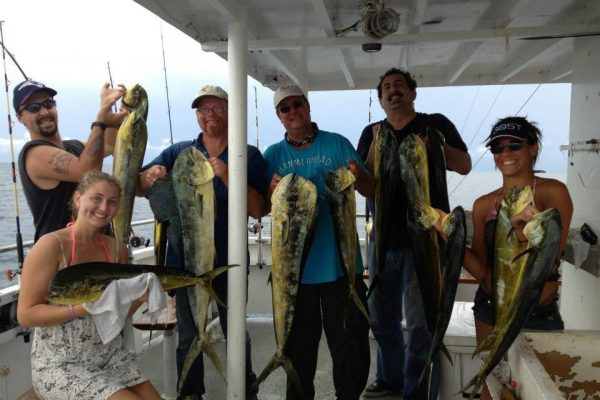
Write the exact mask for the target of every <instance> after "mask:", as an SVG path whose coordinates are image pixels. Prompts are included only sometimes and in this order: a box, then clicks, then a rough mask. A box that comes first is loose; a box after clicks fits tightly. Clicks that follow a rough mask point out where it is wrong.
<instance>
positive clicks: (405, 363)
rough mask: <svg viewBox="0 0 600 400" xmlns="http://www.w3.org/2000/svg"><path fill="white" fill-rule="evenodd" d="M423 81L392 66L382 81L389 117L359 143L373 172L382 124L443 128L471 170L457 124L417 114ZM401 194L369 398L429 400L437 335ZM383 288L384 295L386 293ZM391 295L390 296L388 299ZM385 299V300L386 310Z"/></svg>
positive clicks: (378, 302)
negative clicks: (424, 375)
mask: <svg viewBox="0 0 600 400" xmlns="http://www.w3.org/2000/svg"><path fill="white" fill-rule="evenodd" d="M416 88H417V83H416V82H415V80H414V79H413V78H412V76H411V75H410V73H408V72H406V71H403V70H399V69H396V68H392V69H390V70H388V71H387V72H386V73H385V74H384V75H383V76H382V77H381V79H380V81H379V84H378V86H377V96H378V97H379V103H380V104H381V107H382V108H383V110H384V111H385V113H386V119H384V120H383V121H380V122H376V123H374V124H370V125H368V126H367V127H365V128H364V130H363V132H362V135H361V138H360V141H359V143H358V152H359V154H360V155H361V156H362V157H363V159H364V160H365V162H366V164H367V166H368V167H369V168H370V169H371V171H373V161H374V153H375V146H374V143H375V138H376V137H377V134H378V133H379V129H380V127H381V126H382V124H388V125H389V127H390V128H391V129H392V130H393V131H394V132H395V133H396V135H398V136H403V135H408V134H418V135H421V137H422V138H423V140H424V142H425V143H426V144H428V138H427V137H426V136H425V133H426V128H427V127H432V128H435V129H437V130H438V131H440V132H441V133H442V134H443V135H444V138H445V143H444V153H445V158H446V169H448V170H451V171H455V172H457V173H459V174H462V175H465V174H467V173H468V172H469V171H470V170H471V157H470V156H469V153H468V152H467V146H466V145H465V143H464V142H463V140H462V139H461V137H460V135H459V133H458V131H457V130H456V127H455V126H454V124H453V123H452V122H450V120H448V118H446V117H445V116H443V115H442V114H424V113H417V112H416V111H415V108H414V100H415V98H416V96H417V91H416ZM439 189H440V188H438V187H435V186H434V187H430V191H431V204H432V205H433V206H434V207H437V208H440V209H443V210H445V211H448V208H449V206H448V198H447V194H446V192H445V191H440V190H439ZM401 197H402V196H399V198H398V199H396V200H395V204H398V206H397V207H396V208H395V212H394V213H393V215H386V216H385V218H386V220H388V219H389V220H392V221H394V222H393V224H392V226H394V227H395V231H394V234H393V235H391V237H390V240H389V243H388V244H387V246H386V247H387V248H388V249H389V250H388V252H387V254H385V255H384V257H385V267H384V272H383V277H382V279H381V281H380V284H382V285H383V290H382V291H378V290H375V291H373V292H372V294H371V298H370V299H369V310H370V316H371V330H372V331H373V334H374V336H375V339H376V340H377V373H376V376H375V381H374V382H373V383H371V384H370V385H369V386H367V388H366V389H365V391H364V392H363V396H364V397H381V396H385V395H387V394H391V393H403V396H404V397H403V398H404V399H405V400H414V399H426V398H427V382H425V380H424V382H422V384H421V385H419V377H420V374H421V372H422V370H423V367H424V365H425V363H426V361H427V355H428V353H429V348H430V345H431V334H430V332H429V331H428V329H427V322H426V319H425V315H424V312H423V307H422V300H421V294H420V292H419V288H418V285H411V282H412V281H413V279H415V276H414V274H415V267H416V266H415V265H414V261H413V255H412V247H411V239H410V237H409V234H408V230H407V221H406V205H405V204H403V202H402V200H401ZM367 204H368V208H369V211H370V212H371V213H372V214H373V215H375V202H374V199H367ZM374 233H375V229H373V230H372V231H371V236H370V239H371V241H370V243H369V252H368V253H369V273H370V274H371V276H375V270H374V268H375V262H374V260H375V251H374V247H375V246H374V243H375V240H376V239H377V238H375V237H374ZM382 293H383V295H381V294H382ZM383 297H385V298H383ZM383 304H385V312H384V307H383ZM403 306H404V311H405V312H406V324H407V331H408V341H407V347H406V349H405V348H404V338H403V332H402V324H401V321H402V310H403ZM439 367H440V364H439V362H434V371H433V374H432V384H431V396H430V397H429V398H431V399H436V398H437V393H438V389H439V383H440V368H439Z"/></svg>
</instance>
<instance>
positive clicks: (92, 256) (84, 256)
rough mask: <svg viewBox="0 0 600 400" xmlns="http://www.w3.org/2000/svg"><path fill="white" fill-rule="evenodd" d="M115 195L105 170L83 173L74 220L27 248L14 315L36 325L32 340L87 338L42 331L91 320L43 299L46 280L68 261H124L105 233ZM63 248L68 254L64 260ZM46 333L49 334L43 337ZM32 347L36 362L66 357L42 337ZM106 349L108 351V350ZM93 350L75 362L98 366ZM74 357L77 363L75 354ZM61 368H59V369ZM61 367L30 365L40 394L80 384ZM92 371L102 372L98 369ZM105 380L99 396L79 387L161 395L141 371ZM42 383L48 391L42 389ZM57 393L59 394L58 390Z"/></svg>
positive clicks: (71, 342) (78, 309)
mask: <svg viewBox="0 0 600 400" xmlns="http://www.w3.org/2000/svg"><path fill="white" fill-rule="evenodd" d="M119 196H120V188H119V183H118V182H117V181H116V180H115V179H114V178H113V177H112V176H110V175H108V174H106V173H104V172H88V173H87V174H86V175H84V177H83V178H82V180H81V182H80V183H79V186H78V187H77V189H76V191H75V193H74V195H73V201H72V205H73V215H74V217H76V218H75V220H74V222H73V223H70V224H69V225H68V226H67V227H66V228H64V229H60V230H58V231H56V232H52V233H48V234H46V235H44V236H42V237H41V238H40V239H39V240H38V241H37V243H36V244H35V245H34V246H33V247H32V249H31V251H30V252H29V254H28V256H27V258H26V260H25V263H24V265H23V273H22V279H21V288H20V293H19V304H18V307H17V318H18V320H19V323H20V324H21V325H23V326H25V327H36V338H34V341H35V340H36V339H38V340H39V341H44V340H46V341H48V340H50V341H52V340H63V341H64V346H80V345H81V344H82V343H87V342H85V340H86V338H85V337H82V336H78V335H69V336H68V337H64V336H60V335H61V332H62V330H61V329H59V330H58V332H57V333H56V332H55V331H52V335H55V334H56V335H58V336H56V335H55V336H49V335H48V334H47V332H49V331H48V330H47V329H51V328H53V327H57V326H58V327H65V328H64V329H63V330H65V331H67V332H71V333H73V332H79V331H78V330H77V329H79V330H81V329H84V328H85V327H86V326H92V329H95V328H93V325H90V323H86V324H85V325H82V324H83V323H78V321H85V320H86V319H87V318H86V317H87V316H88V315H89V313H88V312H87V311H86V310H85V308H84V307H83V305H81V304H79V305H75V306H57V305H52V304H48V302H47V300H46V297H47V295H48V286H49V283H50V281H51V280H52V278H53V276H54V274H55V273H56V272H57V271H58V270H60V269H62V268H68V267H69V266H71V265H73V264H81V263H85V262H92V261H108V262H113V261H117V262H119V263H123V264H126V263H127V261H128V260H127V257H128V254H127V249H126V248H125V245H124V244H123V243H118V242H117V241H116V240H115V239H114V238H113V237H110V236H108V235H106V234H105V233H104V232H105V230H106V227H107V226H108V224H109V223H110V221H111V220H112V218H113V217H114V216H115V214H116V212H117V208H118V201H119ZM67 254H69V255H70V257H69V259H68V260H67ZM144 301H145V298H144V296H142V298H140V299H138V300H136V301H134V302H133V303H132V305H131V308H130V314H132V313H133V312H135V310H137V308H138V307H139V306H140V305H141V304H142V303H143V302H144ZM69 324H70V325H69ZM68 326H71V327H72V329H71V331H69V330H68V328H67V327H68ZM82 326H83V328H82ZM38 330H40V337H39V338H37V336H38V335H37V332H38ZM84 336H85V335H84ZM48 337H50V338H51V339H46V338H48ZM73 337H75V338H76V340H75V339H73ZM111 346H113V345H112V342H109V343H108V344H106V347H107V348H110V349H112V347H111ZM80 347H82V348H84V349H88V347H84V346H83V345H81V346H80ZM113 347H114V346H113ZM36 349H42V350H40V351H39V352H38V353H36V355H35V356H36V357H37V358H36V359H35V361H36V362H37V361H39V357H50V358H49V359H51V360H52V359H60V360H62V358H64V357H66V356H64V355H63V354H62V353H60V357H58V356H56V354H53V353H52V352H54V351H59V352H60V349H59V350H54V347H52V346H49V345H46V343H42V342H40V343H39V345H37V347H36ZM96 350H97V351H96V353H97V354H98V358H100V357H101V356H102V355H103V354H104V353H105V351H104V349H102V348H97V349H96ZM122 350H123V351H125V349H124V348H122V346H119V348H118V349H115V353H112V354H117V353H116V351H122ZM110 351H111V352H112V351H113V350H110ZM96 353H94V354H96ZM68 354H71V353H68ZM86 354H87V353H86ZM94 354H92V355H90V356H89V357H88V356H86V357H82V360H81V361H80V362H81V363H84V362H90V363H91V364H93V365H91V367H90V368H97V367H98V365H96V364H97V363H95V361H93V362H92V361H89V360H95V359H94V358H93V357H92V356H93V355H94ZM119 354H121V353H119ZM32 356H33V353H32ZM53 356H54V358H53ZM63 356H64V357H63ZM61 357H62V358H61ZM84 360H87V361H84ZM116 360H119V358H118V357H117V358H116ZM33 361H34V360H33V359H32V364H33ZM69 362H71V361H69ZM73 362H76V363H77V362H78V360H75V361H73ZM37 364H39V363H36V365H37ZM99 365H104V367H103V371H102V372H105V371H109V370H110V371H112V368H113V365H111V364H110V363H106V364H102V363H100V364H99ZM78 367H79V365H78ZM73 368H75V367H73ZM84 369H86V368H84ZM61 371H62V370H60V371H59V372H61ZM63 372H64V374H59V375H60V376H55V375H53V373H48V372H47V371H45V370H43V369H41V368H37V369H35V374H34V373H33V372H32V374H33V375H34V376H33V381H34V382H33V383H34V387H36V390H39V391H41V392H42V393H41V394H40V397H42V398H51V399H54V398H56V397H57V396H56V393H55V392H57V390H55V388H56V387H57V385H62V386H60V388H61V390H64V391H65V393H71V392H73V391H74V390H79V389H78V388H77V387H74V386H75V385H77V384H80V383H82V382H78V379H77V378H79V377H78V376H73V377H70V378H69V379H63V378H65V376H63V375H66V376H67V377H68V372H69V369H68V368H66V369H65V370H64V371H63ZM97 375H98V376H101V374H99V373H98V374H97ZM102 376H103V375H102ZM117 378H118V377H115V379H114V380H116V379H117ZM128 379H129V378H128ZM50 381H52V382H50ZM130 382H133V383H130ZM88 383H89V382H88ZM83 384H85V382H83ZM36 385H37V386H36ZM110 385H111V386H110V387H108V386H107V387H101V388H98V390H99V391H100V392H101V391H103V390H104V389H106V390H108V392H107V391H106V390H105V391H104V393H103V394H102V396H104V397H102V396H101V395H100V394H98V396H96V395H94V394H93V392H92V390H93V389H92V388H89V389H85V388H84V389H83V390H84V391H86V393H87V396H88V397H89V398H108V399H110V400H118V399H152V400H159V399H161V397H160V395H159V393H158V392H157V391H156V390H155V389H154V387H153V386H152V384H151V383H150V381H148V380H147V379H145V378H143V377H142V376H140V375H132V378H130V380H129V381H127V380H126V379H124V380H123V382H122V383H118V384H117V383H115V384H112V382H110ZM46 389H47V392H44V390H46ZM88 392H89V393H88ZM63 394H64V393H63ZM58 396H59V397H61V396H60V393H59V394H58ZM64 396H66V397H69V396H67V395H66V394H64ZM88 397H86V398H88ZM63 398H64V397H63Z"/></svg>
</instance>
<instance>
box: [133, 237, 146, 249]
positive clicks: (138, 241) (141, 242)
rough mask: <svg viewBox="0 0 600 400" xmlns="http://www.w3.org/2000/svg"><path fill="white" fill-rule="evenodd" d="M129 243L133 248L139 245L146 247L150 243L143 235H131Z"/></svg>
mask: <svg viewBox="0 0 600 400" xmlns="http://www.w3.org/2000/svg"><path fill="white" fill-rule="evenodd" d="M129 245H130V246H131V247H133V248H134V249H137V248H139V247H142V246H143V247H148V246H149V245H150V239H146V238H145V237H143V236H137V235H133V236H131V237H130V238H129Z"/></svg>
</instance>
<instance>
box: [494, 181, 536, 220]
mask: <svg viewBox="0 0 600 400" xmlns="http://www.w3.org/2000/svg"><path fill="white" fill-rule="evenodd" d="M531 204H533V191H532V190H531V187H530V186H525V187H523V188H519V187H517V186H513V187H511V188H510V189H509V190H508V192H507V193H506V195H504V198H503V199H502V203H501V207H502V208H504V209H506V210H507V212H508V216H509V217H510V216H512V215H515V214H518V213H520V212H521V211H523V210H524V209H525V208H526V207H527V206H529V205H531Z"/></svg>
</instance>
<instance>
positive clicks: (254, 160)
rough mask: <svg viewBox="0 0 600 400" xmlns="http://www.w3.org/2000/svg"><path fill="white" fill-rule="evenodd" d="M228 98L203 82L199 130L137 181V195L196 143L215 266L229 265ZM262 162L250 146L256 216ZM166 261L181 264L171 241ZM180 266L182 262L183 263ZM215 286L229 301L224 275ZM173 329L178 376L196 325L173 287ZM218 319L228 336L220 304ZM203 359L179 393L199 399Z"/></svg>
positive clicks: (197, 104)
mask: <svg viewBox="0 0 600 400" xmlns="http://www.w3.org/2000/svg"><path fill="white" fill-rule="evenodd" d="M227 101H228V95H227V92H225V91H224V90H223V89H221V88H220V87H219V86H210V85H207V86H204V87H203V88H202V89H201V90H200V92H199V93H198V96H196V98H195V99H194V101H193V102H192V108H194V109H196V118H197V119H198V123H199V125H200V128H201V129H202V131H201V132H200V134H199V135H198V137H197V138H196V139H194V140H187V141H182V142H179V143H175V144H173V145H171V146H170V147H168V148H166V149H165V150H163V151H162V153H160V154H159V155H158V157H156V158H155V159H154V160H153V161H151V162H150V163H149V164H148V165H145V166H144V168H143V169H142V171H143V172H142V173H140V176H139V182H138V193H137V194H138V195H140V196H145V195H146V194H147V192H148V189H149V188H150V187H151V186H152V185H153V184H154V182H155V181H156V180H157V179H159V178H162V177H164V176H165V175H166V174H167V173H168V172H170V171H171V169H172V168H173V165H174V164H175V160H176V159H177V156H178V155H179V153H180V152H181V151H182V150H183V149H185V148H187V147H195V148H196V149H198V150H200V151H201V152H202V153H203V154H204V156H205V157H206V158H207V160H208V162H209V163H210V165H211V166H212V168H213V171H214V173H215V177H214V179H213V187H214V191H215V200H216V203H215V226H214V238H215V249H216V257H215V266H223V265H227V264H229V263H228V262H227V235H228V232H227V220H228V200H229V196H228V189H227V187H228V185H229V170H228V167H227V159H228V152H227V143H228V141H227V140H228V139H227V136H228V129H227V127H228V124H227ZM265 172H266V163H265V160H264V159H263V157H262V155H261V154H260V151H259V150H258V149H257V148H256V147H254V146H252V145H248V203H247V205H248V214H249V215H250V216H252V217H253V218H259V217H260V216H261V215H262V214H263V212H264V208H265V200H264V194H265V192H266V190H267V187H268V180H267V179H266V175H265ZM166 264H167V265H171V266H175V265H179V266H182V265H183V264H182V262H181V261H180V260H179V259H178V258H177V255H176V252H175V251H174V249H173V248H172V247H171V246H170V245H169V247H168V249H167V255H166ZM182 268H183V266H182ZM213 289H214V290H215V292H216V294H217V296H219V298H220V299H221V300H222V301H223V302H227V274H220V275H219V276H217V277H216V278H215V279H214V281H213ZM176 296H177V303H176V304H177V328H178V333H179V341H178V344H177V354H176V356H177V375H178V376H180V375H181V370H182V368H183V362H184V361H185V356H186V354H187V352H188V349H189V347H190V346H191V344H192V342H193V340H194V338H195V337H196V325H195V323H194V319H193V316H192V312H191V309H190V306H189V302H188V297H187V288H182V289H177V290H176ZM217 308H218V311H219V319H220V324H221V328H222V329H223V333H224V334H225V336H227V309H226V308H225V307H222V306H221V305H218V306H217ZM246 339H247V340H246V389H247V390H249V389H250V387H251V385H252V383H253V382H254V381H255V380H256V375H255V374H254V372H253V371H252V362H251V357H250V336H249V335H248V334H246ZM203 377H204V364H203V360H202V357H198V358H197V359H196V361H195V362H194V363H193V365H192V367H191V368H190V370H189V373H188V375H187V378H186V380H185V382H184V383H183V387H182V390H181V393H180V398H194V397H193V396H196V397H197V398H199V399H201V398H202V395H203V394H204V392H205V387H204V380H203ZM246 398H247V399H248V400H253V399H256V393H247V397H246Z"/></svg>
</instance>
